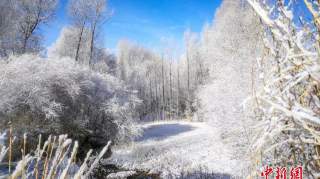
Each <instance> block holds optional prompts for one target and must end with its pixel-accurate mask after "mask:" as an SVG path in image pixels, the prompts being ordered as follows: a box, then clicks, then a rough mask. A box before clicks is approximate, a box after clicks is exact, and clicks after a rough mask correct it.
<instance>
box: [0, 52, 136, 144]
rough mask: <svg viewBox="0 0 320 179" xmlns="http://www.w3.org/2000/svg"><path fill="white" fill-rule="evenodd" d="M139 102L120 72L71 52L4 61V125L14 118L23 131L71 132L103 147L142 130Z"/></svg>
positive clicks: (0, 85)
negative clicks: (82, 61) (101, 69)
mask: <svg viewBox="0 0 320 179" xmlns="http://www.w3.org/2000/svg"><path fill="white" fill-rule="evenodd" d="M138 103H139V100H138V99H137V98H136V96H135V94H134V93H132V92H130V91H128V90H126V87H125V86H124V85H123V84H122V83H121V81H119V80H118V79H117V78H115V77H113V76H110V75H108V74H101V73H97V72H94V71H92V70H91V69H89V68H88V67H85V66H82V65H79V64H76V63H75V62H74V60H72V59H69V58H62V59H56V58H49V59H43V58H40V57H38V56H34V55H23V56H13V57H10V59H9V61H8V62H2V63H1V64H0V123H1V125H0V126H1V127H2V128H6V127H7V125H6V123H7V122H8V121H9V120H11V121H12V125H13V127H14V128H15V131H17V132H18V133H20V134H21V133H25V132H27V133H29V134H30V135H35V136H37V134H39V133H41V134H44V135H49V134H61V133H67V134H69V135H70V136H71V137H72V138H74V139H77V140H79V143H80V144H81V145H82V148H83V149H84V150H85V149H87V148H92V147H93V148H96V147H101V146H103V145H105V143H106V142H107V141H108V140H113V141H117V140H119V139H121V140H124V139H130V138H132V137H133V136H135V135H137V134H138V131H139V130H138V129H137V128H136V127H135V125H134V121H135V120H134V119H135V116H134V115H135V113H134V110H133V109H134V108H135V106H136V105H137V104H138Z"/></svg>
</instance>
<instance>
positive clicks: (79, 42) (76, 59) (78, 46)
mask: <svg viewBox="0 0 320 179" xmlns="http://www.w3.org/2000/svg"><path fill="white" fill-rule="evenodd" d="M84 26H85V22H83V24H82V25H81V29H80V34H79V40H78V44H77V51H76V57H75V61H78V59H79V51H80V46H81V41H82V34H83V30H84Z"/></svg>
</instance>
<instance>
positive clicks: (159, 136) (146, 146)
mask: <svg viewBox="0 0 320 179" xmlns="http://www.w3.org/2000/svg"><path fill="white" fill-rule="evenodd" d="M142 128H143V129H144V132H143V135H142V136H141V137H140V138H138V139H137V140H136V142H134V143H133V144H132V145H130V146H117V147H115V148H114V149H113V155H112V158H111V159H109V160H108V163H109V162H111V163H116V164H117V165H119V166H122V167H124V168H127V169H143V170H150V172H155V173H157V172H160V173H161V176H162V177H164V178H167V177H168V176H179V175H180V174H181V172H189V173H192V172H197V171H199V170H201V171H208V172H212V173H217V174H224V175H222V176H223V178H230V176H231V175H233V174H234V173H235V172H236V171H235V170H234V169H235V168H237V162H236V161H235V160H232V159H231V158H232V155H231V154H230V152H229V151H228V150H227V149H226V147H225V145H223V143H222V142H219V141H221V139H219V136H217V135H215V132H214V131H215V130H213V128H212V127H210V126H208V125H207V124H206V123H199V122H183V121H170V122H154V123H146V124H143V125H142Z"/></svg>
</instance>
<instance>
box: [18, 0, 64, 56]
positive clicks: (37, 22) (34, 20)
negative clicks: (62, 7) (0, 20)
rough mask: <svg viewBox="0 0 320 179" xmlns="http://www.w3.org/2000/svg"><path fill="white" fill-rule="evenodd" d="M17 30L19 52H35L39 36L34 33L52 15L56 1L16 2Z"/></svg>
mask: <svg viewBox="0 0 320 179" xmlns="http://www.w3.org/2000/svg"><path fill="white" fill-rule="evenodd" d="M16 2H17V6H16V8H17V15H19V17H20V18H19V21H18V29H19V32H20V33H21V39H22V47H21V52H22V53H25V52H26V51H34V50H37V49H36V48H37V45H38V43H39V38H40V37H39V36H37V35H36V34H35V33H36V31H37V30H38V29H39V28H40V26H41V25H42V24H44V23H47V22H48V21H49V20H50V19H51V18H52V17H53V15H54V12H55V9H56V6H57V3H58V1H57V0H17V1H16Z"/></svg>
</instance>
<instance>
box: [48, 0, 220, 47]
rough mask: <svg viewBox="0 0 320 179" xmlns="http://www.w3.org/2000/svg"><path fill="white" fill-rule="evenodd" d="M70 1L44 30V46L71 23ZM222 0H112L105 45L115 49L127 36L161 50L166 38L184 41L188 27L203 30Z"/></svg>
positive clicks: (178, 43) (63, 0)
mask: <svg viewBox="0 0 320 179" xmlns="http://www.w3.org/2000/svg"><path fill="white" fill-rule="evenodd" d="M67 3H68V1H67V0H60V3H59V7H58V10H57V14H56V17H55V20H54V21H53V22H51V23H50V24H49V25H47V26H45V27H44V28H43V29H42V33H43V34H44V45H45V46H46V47H48V46H50V45H51V44H52V43H53V42H54V41H55V40H56V38H57V37H58V36H59V33H60V30H61V29H62V28H63V26H65V25H68V23H69V22H68V21H69V20H68V17H67V13H66V6H67ZM220 3H221V0H109V6H110V8H111V9H113V11H114V14H113V16H112V18H111V19H110V20H109V21H108V22H107V23H106V24H105V25H104V26H103V27H102V32H103V43H104V46H105V47H107V48H110V49H115V48H116V45H117V43H118V41H119V40H121V39H127V40H130V41H133V42H136V43H139V44H141V45H143V46H145V47H147V48H151V49H159V48H160V47H161V46H163V44H164V41H166V40H169V41H172V42H173V43H174V44H176V46H181V45H182V43H183V33H184V31H185V30H186V29H190V30H191V31H193V32H201V30H202V27H203V25H204V24H205V23H206V22H211V21H212V19H213V16H214V13H215V10H216V8H217V7H219V5H220Z"/></svg>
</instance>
